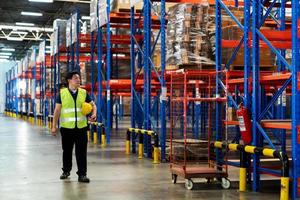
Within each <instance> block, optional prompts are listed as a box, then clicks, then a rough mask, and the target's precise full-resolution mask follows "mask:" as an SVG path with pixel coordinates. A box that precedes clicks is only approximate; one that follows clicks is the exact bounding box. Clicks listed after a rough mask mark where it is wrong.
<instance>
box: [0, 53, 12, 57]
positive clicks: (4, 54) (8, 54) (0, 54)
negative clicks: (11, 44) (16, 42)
mask: <svg viewBox="0 0 300 200" xmlns="http://www.w3.org/2000/svg"><path fill="white" fill-rule="evenodd" d="M11 55H12V53H10V52H0V56H11Z"/></svg>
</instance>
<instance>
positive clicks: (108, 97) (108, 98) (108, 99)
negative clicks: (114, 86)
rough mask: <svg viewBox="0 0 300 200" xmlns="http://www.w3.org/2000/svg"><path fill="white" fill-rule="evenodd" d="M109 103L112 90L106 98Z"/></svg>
mask: <svg viewBox="0 0 300 200" xmlns="http://www.w3.org/2000/svg"><path fill="white" fill-rule="evenodd" d="M106 99H107V101H110V90H107V97H106Z"/></svg>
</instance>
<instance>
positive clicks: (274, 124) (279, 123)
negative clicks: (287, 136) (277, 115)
mask: <svg viewBox="0 0 300 200" xmlns="http://www.w3.org/2000/svg"><path fill="white" fill-rule="evenodd" d="M261 125H262V127H263V128H270V129H285V130H292V122H291V120H262V121H261Z"/></svg>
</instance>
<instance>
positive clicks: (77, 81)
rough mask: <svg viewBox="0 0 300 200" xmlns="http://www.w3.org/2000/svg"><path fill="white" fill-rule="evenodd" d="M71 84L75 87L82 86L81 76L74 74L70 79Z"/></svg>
mask: <svg viewBox="0 0 300 200" xmlns="http://www.w3.org/2000/svg"><path fill="white" fill-rule="evenodd" d="M69 84H70V85H72V86H74V87H79V86H80V76H79V75H78V74H74V75H73V76H72V79H70V81H69Z"/></svg>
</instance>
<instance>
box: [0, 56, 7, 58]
mask: <svg viewBox="0 0 300 200" xmlns="http://www.w3.org/2000/svg"><path fill="white" fill-rule="evenodd" d="M0 58H9V56H0Z"/></svg>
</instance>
